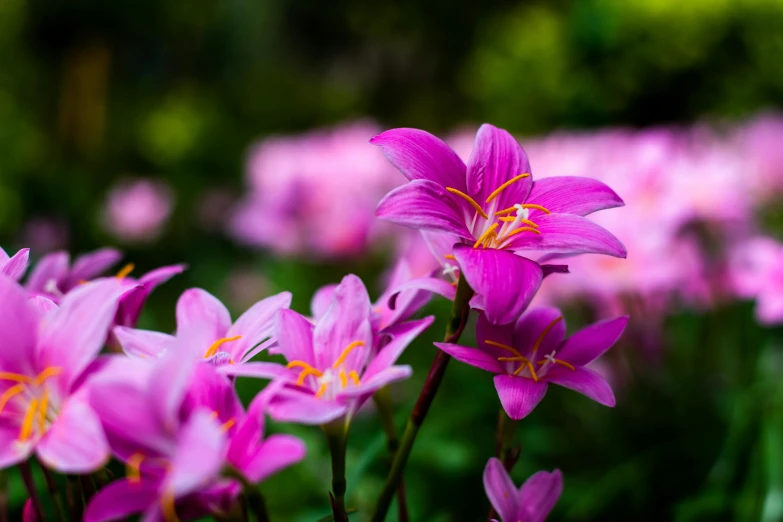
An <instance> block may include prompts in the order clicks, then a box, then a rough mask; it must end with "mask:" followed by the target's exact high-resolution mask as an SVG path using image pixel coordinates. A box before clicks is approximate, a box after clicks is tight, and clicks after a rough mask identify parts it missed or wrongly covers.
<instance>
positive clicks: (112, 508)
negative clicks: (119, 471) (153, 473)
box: [84, 479, 160, 522]
mask: <svg viewBox="0 0 783 522" xmlns="http://www.w3.org/2000/svg"><path fill="white" fill-rule="evenodd" d="M159 486H160V485H159V484H158V482H156V481H152V480H141V481H139V482H131V481H129V480H127V479H119V480H115V481H114V482H112V483H111V484H108V485H106V486H104V487H103V488H101V490H100V491H98V493H96V494H95V496H93V497H92V499H91V500H90V503H89V504H88V505H87V510H86V511H85V512H84V522H104V521H108V520H120V519H123V518H125V517H127V516H128V515H133V514H134V513H140V512H142V511H145V510H146V509H147V508H148V507H149V506H150V505H152V504H155V503H156V502H157V498H158V488H159Z"/></svg>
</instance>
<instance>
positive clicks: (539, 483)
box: [517, 469, 563, 522]
mask: <svg viewBox="0 0 783 522" xmlns="http://www.w3.org/2000/svg"><path fill="white" fill-rule="evenodd" d="M562 492H563V474H562V473H560V470H559V469H556V470H554V471H553V472H551V473H549V472H547V471H538V472H536V473H533V474H532V475H531V476H530V478H528V479H527V480H526V481H525V483H524V484H522V487H521V488H519V504H520V509H519V513H518V516H517V518H518V519H519V520H526V521H529V522H544V520H546V517H548V516H549V512H550V511H552V508H554V507H555V504H557V499H559V498H560V494H561V493H562Z"/></svg>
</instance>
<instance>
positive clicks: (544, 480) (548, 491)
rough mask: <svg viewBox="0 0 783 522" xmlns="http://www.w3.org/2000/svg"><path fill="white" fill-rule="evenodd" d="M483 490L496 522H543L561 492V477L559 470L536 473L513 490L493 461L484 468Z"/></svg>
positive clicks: (502, 469) (500, 465)
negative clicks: (497, 518)
mask: <svg viewBox="0 0 783 522" xmlns="http://www.w3.org/2000/svg"><path fill="white" fill-rule="evenodd" d="M484 490H485V491H486V492H487V497H489V501H490V503H491V504H492V507H493V508H495V511H496V512H497V513H498V516H499V517H500V522H543V521H544V520H546V517H548V516H549V512H550V511H552V508H553V507H555V504H556V503H557V499H558V498H560V494H561V493H562V492H563V475H562V474H561V473H560V470H559V469H556V470H554V471H553V472H551V473H549V472H547V471H538V472H536V473H534V474H533V475H532V476H531V477H530V478H529V479H527V480H526V481H525V483H524V484H522V487H521V488H519V489H517V487H516V486H515V485H514V482H513V481H512V480H511V477H509V475H508V472H506V470H505V468H503V464H502V463H501V462H500V461H499V460H498V459H496V458H494V457H493V458H491V459H489V462H487V466H486V467H485V468H484ZM495 522H498V521H495Z"/></svg>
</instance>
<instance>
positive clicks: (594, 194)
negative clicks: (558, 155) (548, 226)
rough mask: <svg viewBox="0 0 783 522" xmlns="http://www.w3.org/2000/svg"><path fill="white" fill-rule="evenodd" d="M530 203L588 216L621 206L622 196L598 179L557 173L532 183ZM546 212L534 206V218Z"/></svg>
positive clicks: (553, 210)
mask: <svg viewBox="0 0 783 522" xmlns="http://www.w3.org/2000/svg"><path fill="white" fill-rule="evenodd" d="M526 202H527V203H534V204H537V205H541V206H542V207H545V208H546V209H547V210H549V211H550V212H552V213H555V214H576V215H577V216H586V215H588V214H592V213H593V212H597V211H599V210H604V209H608V208H615V207H622V206H623V205H624V204H625V203H623V200H622V199H620V196H618V195H617V194H615V192H614V191H613V190H612V189H610V188H609V187H608V186H606V185H605V184H603V183H602V182H600V181H598V180H597V179H592V178H584V177H580V176H555V177H551V178H544V179H539V180H537V181H536V182H535V183H533V188H532V190H531V191H530V195H529V196H528V197H527V201H526ZM541 215H543V212H542V211H540V210H535V209H531V210H530V216H531V219H533V221H535V218H536V217H540V216H541Z"/></svg>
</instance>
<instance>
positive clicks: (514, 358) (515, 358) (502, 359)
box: [498, 355, 529, 362]
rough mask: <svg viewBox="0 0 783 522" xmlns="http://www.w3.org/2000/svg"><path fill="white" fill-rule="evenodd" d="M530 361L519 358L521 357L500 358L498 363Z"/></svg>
mask: <svg viewBox="0 0 783 522" xmlns="http://www.w3.org/2000/svg"><path fill="white" fill-rule="evenodd" d="M528 360H529V359H528V358H527V357H523V356H521V355H520V356H519V357H498V361H525V362H527V361H528Z"/></svg>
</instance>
